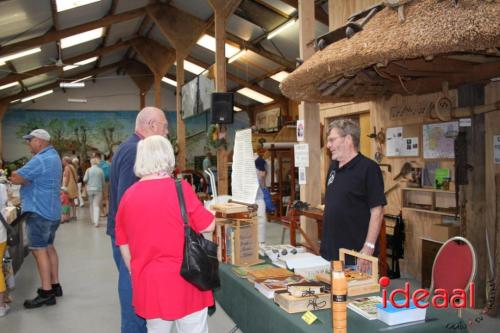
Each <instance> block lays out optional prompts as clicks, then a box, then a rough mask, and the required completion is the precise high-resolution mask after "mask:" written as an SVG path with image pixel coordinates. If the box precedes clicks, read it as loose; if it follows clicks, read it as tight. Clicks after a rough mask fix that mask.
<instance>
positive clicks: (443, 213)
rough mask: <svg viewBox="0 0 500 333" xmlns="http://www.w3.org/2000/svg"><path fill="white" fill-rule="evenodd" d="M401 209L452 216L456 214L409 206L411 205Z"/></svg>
mask: <svg viewBox="0 0 500 333" xmlns="http://www.w3.org/2000/svg"><path fill="white" fill-rule="evenodd" d="M403 209H406V210H411V211H414V212H420V213H429V214H436V215H443V216H452V217H455V216H456V215H455V214H452V213H445V212H439V211H435V210H427V209H419V208H411V207H403Z"/></svg>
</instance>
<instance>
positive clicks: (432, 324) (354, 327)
mask: <svg viewBox="0 0 500 333" xmlns="http://www.w3.org/2000/svg"><path fill="white" fill-rule="evenodd" d="M231 268H232V266H231V265H226V264H221V266H220V279H221V288H219V289H218V290H216V291H215V293H214V295H215V298H216V300H217V302H218V303H219V304H220V305H221V306H222V308H223V309H224V311H226V313H227V314H228V315H229V316H230V317H231V318H232V319H233V321H234V322H235V323H236V325H238V327H239V328H240V329H241V330H242V331H243V332H244V333H266V332H269V333H295V332H308V333H314V332H332V328H331V327H332V325H331V317H330V316H331V314H330V313H331V312H330V309H327V310H319V311H314V314H315V315H316V316H318V318H319V321H316V322H314V323H313V324H312V325H307V324H306V323H305V322H304V321H303V320H302V319H301V317H302V315H303V313H297V314H289V313H287V312H285V311H284V310H282V309H281V308H280V307H279V306H278V305H276V304H275V303H274V302H273V301H272V300H270V299H267V298H266V297H264V296H263V295H262V294H261V293H259V292H258V291H257V290H256V289H255V288H254V286H253V285H252V284H251V283H249V282H248V281H247V280H246V279H242V278H239V277H237V276H236V275H235V274H234V273H233V272H232V271H231ZM427 318H431V319H433V320H431V321H429V322H427V323H422V324H416V325H412V326H407V327H403V328H401V327H400V328H397V329H389V330H388V331H389V332H433V333H435V332H454V333H455V332H461V331H460V330H457V329H455V330H450V329H447V328H446V327H445V326H446V324H447V323H456V322H458V317H457V316H456V311H454V310H451V309H449V310H436V309H434V308H431V307H429V308H428V309H427ZM347 325H348V327H347V328H348V329H347V330H348V332H349V333H352V332H362V333H368V332H376V331H382V332H383V331H385V329H387V328H390V326H388V325H386V324H385V323H383V322H381V321H379V320H368V319H365V318H364V317H362V316H360V315H358V314H357V313H355V312H353V311H351V310H348V311H347ZM465 332H466V330H465Z"/></svg>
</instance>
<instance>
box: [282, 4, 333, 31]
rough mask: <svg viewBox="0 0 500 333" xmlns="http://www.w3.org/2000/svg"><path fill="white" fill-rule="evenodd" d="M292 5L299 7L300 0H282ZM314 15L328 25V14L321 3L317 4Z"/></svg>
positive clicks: (317, 19)
mask: <svg viewBox="0 0 500 333" xmlns="http://www.w3.org/2000/svg"><path fill="white" fill-rule="evenodd" d="M281 1H283V2H284V3H286V4H287V5H289V6H290V7H293V8H295V9H297V8H299V1H298V0H281ZM314 17H315V18H316V21H318V22H321V23H323V24H324V25H326V26H328V14H327V13H325V11H324V10H323V8H321V6H320V5H318V4H316V6H315V8H314Z"/></svg>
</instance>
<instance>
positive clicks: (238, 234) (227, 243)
mask: <svg viewBox="0 0 500 333" xmlns="http://www.w3.org/2000/svg"><path fill="white" fill-rule="evenodd" d="M213 240H214V242H216V243H217V244H218V245H219V255H218V257H219V261H221V262H225V263H228V264H232V265H236V266H250V265H255V264H257V263H260V262H262V261H261V260H260V259H259V242H258V238H257V219H256V218H252V219H222V218H219V219H217V220H216V228H215V231H214V236H213Z"/></svg>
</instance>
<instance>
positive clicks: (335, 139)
mask: <svg viewBox="0 0 500 333" xmlns="http://www.w3.org/2000/svg"><path fill="white" fill-rule="evenodd" d="M340 138H345V135H344V136H337V137H335V138H328V143H330V144H333V143H334V142H335V141H337V139H340Z"/></svg>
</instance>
